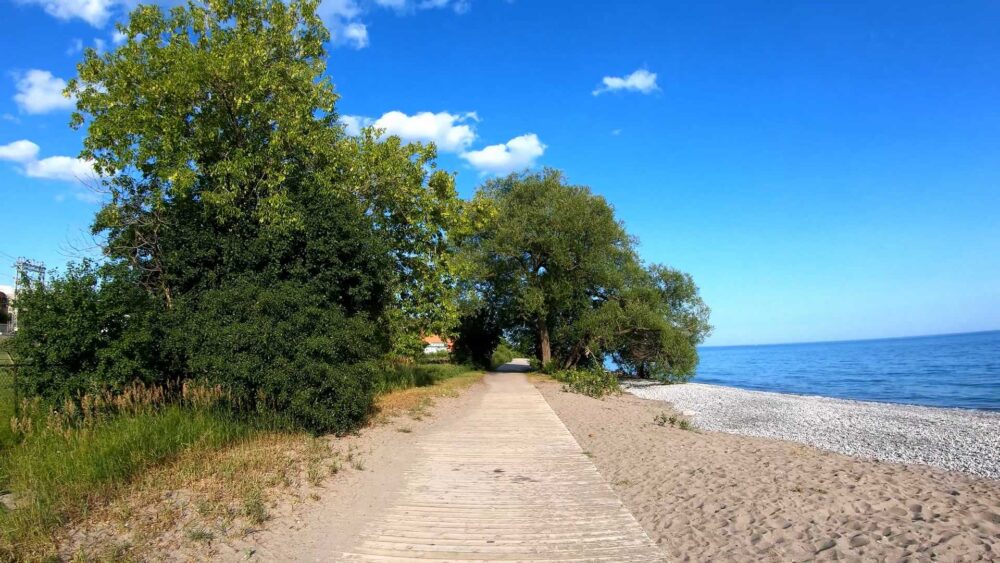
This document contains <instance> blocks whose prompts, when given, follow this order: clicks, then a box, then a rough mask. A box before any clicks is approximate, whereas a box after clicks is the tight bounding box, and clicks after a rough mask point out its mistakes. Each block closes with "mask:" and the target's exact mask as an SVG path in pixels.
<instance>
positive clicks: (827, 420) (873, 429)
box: [624, 382, 1000, 479]
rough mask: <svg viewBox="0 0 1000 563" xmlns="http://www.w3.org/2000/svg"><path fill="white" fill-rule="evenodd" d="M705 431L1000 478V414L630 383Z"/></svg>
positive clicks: (640, 394) (640, 393) (639, 392)
mask: <svg viewBox="0 0 1000 563" xmlns="http://www.w3.org/2000/svg"><path fill="white" fill-rule="evenodd" d="M624 387H625V389H626V390H627V391H628V392H629V393H632V394H634V395H636V396H638V397H642V398H644V399H653V400H658V401H666V402H669V403H671V404H672V405H673V407H674V409H676V410H677V411H679V412H683V413H685V414H687V415H688V416H690V417H691V418H692V419H693V421H694V423H695V425H696V426H697V427H699V428H702V429H705V430H714V431H720V432H729V433H733V434H742V435H746V436H757V437H762V438H777V439H781V440H792V441H795V442H800V443H803V444H808V445H811V446H815V447H818V448H822V449H825V450H830V451H834V452H839V453H843V454H848V455H854V456H859V457H863V458H868V459H877V460H881V461H890V462H896V463H923V464H927V465H931V466H935V467H939V468H942V469H949V470H954V471H963V472H966V473H971V474H974V475H979V476H982V477H989V478H992V479H1000V413H994V412H987V411H974V410H964V409H941V408H932V407H919V406H909V405H895V404H887V403H872V402H863V401H847V400H842V399H831V398H827V397H815V396H802V395H789V394H784V393H767V392H762V391H746V390H743V389H737V388H733V387H724V386H720V385H705V384H700V383H685V384H683V385H659V384H650V383H646V382H629V383H626V384H625V385H624Z"/></svg>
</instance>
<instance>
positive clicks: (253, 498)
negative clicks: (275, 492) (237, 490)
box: [243, 488, 268, 526]
mask: <svg viewBox="0 0 1000 563" xmlns="http://www.w3.org/2000/svg"><path fill="white" fill-rule="evenodd" d="M243 516H245V517H246V519H247V520H249V521H250V523H251V524H254V525H257V526H259V525H260V524H263V523H264V522H265V521H266V520H267V518H268V514H267V508H266V507H265V506H264V499H263V497H262V495H261V492H260V489H256V488H254V489H250V490H249V491H248V492H247V494H246V495H244V496H243Z"/></svg>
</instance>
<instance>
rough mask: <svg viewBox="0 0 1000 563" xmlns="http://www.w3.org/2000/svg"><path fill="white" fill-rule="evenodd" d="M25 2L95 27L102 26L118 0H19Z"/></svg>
mask: <svg viewBox="0 0 1000 563" xmlns="http://www.w3.org/2000/svg"><path fill="white" fill-rule="evenodd" d="M19 1H20V2H21V3H23V4H35V5H37V6H41V7H42V8H43V9H44V10H45V12H46V13H47V14H49V15H50V16H54V17H56V18H59V19H61V20H71V19H73V18H80V19H82V20H84V21H85V22H87V23H89V24H90V25H92V26H94V27H101V26H103V25H104V24H105V23H106V22H107V21H108V18H110V17H111V12H112V10H113V9H114V7H115V5H116V4H117V3H118V2H117V0H19Z"/></svg>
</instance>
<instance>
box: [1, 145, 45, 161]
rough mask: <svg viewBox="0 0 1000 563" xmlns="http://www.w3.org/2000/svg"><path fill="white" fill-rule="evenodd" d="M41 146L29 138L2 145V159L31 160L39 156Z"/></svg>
mask: <svg viewBox="0 0 1000 563" xmlns="http://www.w3.org/2000/svg"><path fill="white" fill-rule="evenodd" d="M38 151H39V147H38V145H36V144H35V143H32V142H31V141H29V140H27V139H21V140H20V141H14V142H13V143H8V144H6V145H0V160H9V161H11V162H20V163H25V162H31V161H33V160H35V159H36V158H38Z"/></svg>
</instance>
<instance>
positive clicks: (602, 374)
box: [552, 367, 621, 399]
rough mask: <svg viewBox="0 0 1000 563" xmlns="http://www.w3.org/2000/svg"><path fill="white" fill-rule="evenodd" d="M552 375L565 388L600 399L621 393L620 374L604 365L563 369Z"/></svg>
mask: <svg viewBox="0 0 1000 563" xmlns="http://www.w3.org/2000/svg"><path fill="white" fill-rule="evenodd" d="M552 377H553V378H554V379H555V380H556V381H560V382H562V383H563V390H565V391H572V392H573V393H580V394H583V395H587V396H588V397H594V398H598V399H599V398H601V397H603V396H605V395H607V394H608V393H616V394H618V393H621V386H620V385H619V383H618V375H617V374H615V373H614V372H610V371H608V370H606V369H604V368H602V367H591V368H579V369H571V370H561V371H556V372H554V373H553V374H552Z"/></svg>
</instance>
